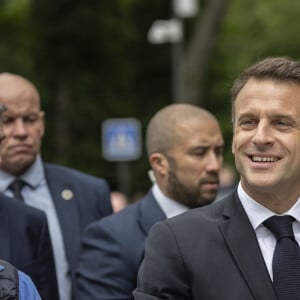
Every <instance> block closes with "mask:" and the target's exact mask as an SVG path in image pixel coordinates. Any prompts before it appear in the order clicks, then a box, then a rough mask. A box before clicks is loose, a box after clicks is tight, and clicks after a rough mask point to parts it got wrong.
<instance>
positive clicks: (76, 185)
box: [44, 164, 112, 293]
mask: <svg viewBox="0 0 300 300" xmlns="http://www.w3.org/2000/svg"><path fill="white" fill-rule="evenodd" d="M44 167H45V175H46V180H47V184H48V187H49V190H50V193H51V196H52V199H53V202H54V205H55V208H56V212H57V215H58V219H59V222H60V226H61V230H62V235H63V239H64V244H65V249H66V256H67V260H68V263H69V267H70V271H71V278H72V284H73V289H74V288H75V270H76V267H77V263H78V259H79V251H80V240H81V235H82V232H83V230H84V229H85V227H86V226H87V225H88V224H89V223H91V222H93V221H95V220H99V219H101V218H102V217H104V216H107V215H109V214H111V213H112V207H111V202H110V190H109V187H108V185H107V183H106V181H105V180H103V179H99V178H97V177H94V176H91V175H88V174H85V173H82V172H79V171H77V170H73V169H70V168H67V167H63V166H58V165H54V164H44ZM66 190H68V191H72V193H73V195H72V197H71V199H69V200H66V199H65V198H64V197H63V195H62V192H63V191H66ZM73 293H75V291H73Z"/></svg>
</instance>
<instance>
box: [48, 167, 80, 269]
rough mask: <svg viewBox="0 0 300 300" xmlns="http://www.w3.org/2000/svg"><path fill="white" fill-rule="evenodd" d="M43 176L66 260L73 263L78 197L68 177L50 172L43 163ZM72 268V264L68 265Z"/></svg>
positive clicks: (76, 231)
mask: <svg viewBox="0 0 300 300" xmlns="http://www.w3.org/2000/svg"><path fill="white" fill-rule="evenodd" d="M45 176H46V180H47V184H48V186H49V190H50V193H51V196H52V199H53V202H54V206H55V208H56V213H57V216H58V219H59V223H60V225H61V226H60V227H61V231H62V235H63V240H64V244H65V249H66V255H67V257H68V261H69V263H71V264H75V263H76V262H75V257H76V255H77V248H78V244H79V243H80V241H78V239H79V237H80V221H79V215H78V214H79V212H78V206H77V205H76V202H77V199H78V198H79V197H80V195H79V194H78V193H79V191H78V190H77V189H76V187H75V186H74V184H73V183H72V182H69V181H68V178H63V177H62V176H60V174H57V173H56V172H52V169H51V167H49V166H47V165H45ZM70 267H71V269H73V268H72V267H73V266H70Z"/></svg>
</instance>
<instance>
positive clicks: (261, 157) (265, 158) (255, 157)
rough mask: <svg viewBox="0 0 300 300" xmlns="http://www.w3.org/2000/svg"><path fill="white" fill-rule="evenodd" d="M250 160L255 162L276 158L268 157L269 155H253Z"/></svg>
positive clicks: (271, 160) (273, 160)
mask: <svg viewBox="0 0 300 300" xmlns="http://www.w3.org/2000/svg"><path fill="white" fill-rule="evenodd" d="M252 160H253V161H257V162H275V161H277V160H278V159H277V158H276V157H270V156H253V157H252Z"/></svg>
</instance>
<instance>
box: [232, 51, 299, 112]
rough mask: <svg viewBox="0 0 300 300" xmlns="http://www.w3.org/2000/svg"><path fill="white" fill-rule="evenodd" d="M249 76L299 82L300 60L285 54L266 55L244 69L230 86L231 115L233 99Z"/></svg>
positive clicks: (258, 78) (259, 78)
mask: <svg viewBox="0 0 300 300" xmlns="http://www.w3.org/2000/svg"><path fill="white" fill-rule="evenodd" d="M250 78H254V79H257V80H264V79H271V80H279V81H285V82H295V83H299V84H300V61H297V60H294V59H292V58H290V57H287V56H279V57H268V58H265V59H263V60H261V61H259V62H257V63H256V64H254V65H252V66H250V67H248V68H247V69H245V70H244V71H243V72H242V73H241V74H240V75H239V76H238V78H237V79H236V80H235V81H234V82H233V85H232V88H231V100H232V115H233V117H234V109H233V108H234V101H235V99H236V97H237V96H238V94H239V92H240V91H241V90H242V88H243V87H244V86H245V84H246V83H247V82H248V81H249V79H250Z"/></svg>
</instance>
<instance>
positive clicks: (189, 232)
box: [134, 192, 277, 300]
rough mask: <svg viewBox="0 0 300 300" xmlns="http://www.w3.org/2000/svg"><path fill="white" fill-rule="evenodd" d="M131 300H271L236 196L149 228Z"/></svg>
mask: <svg viewBox="0 0 300 300" xmlns="http://www.w3.org/2000/svg"><path fill="white" fill-rule="evenodd" d="M134 299H135V300H158V299H178V300H179V299H185V300H192V299H205V300H220V299H222V300H276V299H277V297H276V294H275V290H274V287H273V284H272V281H271V278H270V276H269V272H268V270H267V268H266V264H265V261H264V258H263V256H262V253H261V250H260V247H259V244H258V241H257V238H256V234H255V231H254V229H253V227H252V225H251V223H250V221H249V219H248V217H247V214H246V212H245V211H244V209H243V206H242V204H241V203H240V200H239V198H238V195H237V193H236V192H235V193H232V194H230V195H229V196H228V197H226V198H224V199H222V200H220V201H217V202H215V203H213V204H211V205H208V206H206V207H202V208H195V209H192V210H190V211H188V212H186V213H183V214H181V215H179V216H176V217H174V218H170V219H168V220H165V221H163V222H160V223H158V224H156V225H154V226H153V227H152V229H151V231H150V233H149V237H148V239H147V242H146V245H145V258H144V261H143V263H142V265H141V268H140V270H139V275H138V286H137V289H136V290H135V291H134Z"/></svg>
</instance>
